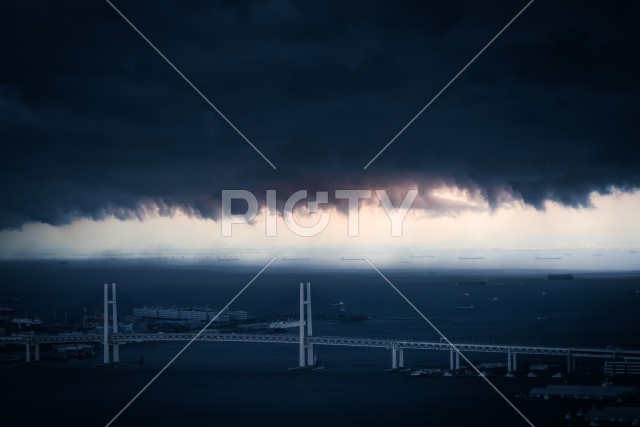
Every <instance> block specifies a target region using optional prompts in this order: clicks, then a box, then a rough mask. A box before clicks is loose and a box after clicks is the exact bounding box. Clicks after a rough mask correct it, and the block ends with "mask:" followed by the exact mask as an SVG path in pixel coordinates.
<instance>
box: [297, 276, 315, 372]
mask: <svg viewBox="0 0 640 427" xmlns="http://www.w3.org/2000/svg"><path fill="white" fill-rule="evenodd" d="M305 327H306V328H305ZM299 328H300V329H299V335H300V346H299V362H298V367H299V368H304V367H305V366H310V367H311V366H314V365H315V364H316V362H315V357H314V353H313V344H312V343H305V338H306V337H312V336H313V320H312V316H311V283H310V282H307V284H306V286H305V284H304V283H302V282H301V283H300V326H299ZM305 332H306V333H305Z"/></svg>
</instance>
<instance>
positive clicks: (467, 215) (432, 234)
mask: <svg viewBox="0 0 640 427" xmlns="http://www.w3.org/2000/svg"><path fill="white" fill-rule="evenodd" d="M431 195H432V196H433V197H438V198H439V199H447V198H450V199H451V200H453V201H455V202H457V203H459V204H463V205H467V206H469V208H468V209H462V210H458V211H453V212H448V213H447V212H445V214H444V215H443V212H441V211H438V212H437V213H434V212H433V211H429V210H422V209H420V208H416V207H415V205H414V207H413V209H412V210H410V212H409V214H408V215H407V216H406V218H405V220H404V223H403V235H402V236H401V237H393V236H392V234H391V221H390V220H389V217H388V215H387V214H386V213H385V211H384V209H383V207H382V206H381V205H380V204H374V203H372V204H366V205H365V204H363V205H362V206H361V210H360V224H359V236H357V237H349V235H348V217H347V216H346V215H345V214H343V213H340V212H338V211H336V210H335V209H334V208H329V213H330V215H331V221H330V222H329V224H328V226H327V228H326V229H325V230H324V231H323V232H322V233H321V234H319V235H317V236H313V237H301V236H296V235H295V234H294V233H292V232H291V231H290V230H289V228H288V227H287V226H286V225H285V224H284V222H283V219H282V216H281V215H280V216H278V219H277V224H276V226H277V236H276V237H267V236H266V224H265V219H266V218H265V215H264V214H262V213H261V214H259V215H258V217H257V218H256V220H255V221H254V223H253V224H252V225H245V224H238V225H234V229H233V236H232V237H222V236H221V227H220V224H219V223H217V222H214V221H212V220H206V219H199V218H193V217H189V216H187V215H185V214H181V213H178V214H176V215H175V216H173V217H171V218H168V217H154V218H148V219H145V220H144V221H139V220H126V221H120V220H117V219H113V218H111V219H107V220H105V221H89V220H79V221H75V222H74V223H72V224H70V225H67V226H61V227H54V226H50V225H46V224H27V225H25V226H24V227H23V228H22V229H21V230H5V231H2V232H0V256H2V257H23V256H33V257H39V256H45V257H47V256H61V257H63V256H76V255H86V256H92V255H170V254H189V253H191V254H200V253H210V254H216V253H223V252H225V251H235V252H247V253H252V252H265V253H270V254H271V253H273V254H274V255H277V253H278V252H279V251H295V253H305V252H306V253H316V252H318V251H333V252H334V253H338V254H340V253H346V252H349V251H352V252H354V251H370V250H374V249H379V250H385V251H388V252H393V251H422V252H425V251H434V250H447V249H453V250H482V249H541V250H542V249H563V248H576V249H580V248H583V249H584V248H603V249H606V248H622V249H624V248H628V249H636V248H638V247H639V246H640V222H638V221H637V215H638V213H639V212H640V192H635V193H624V194H612V195H606V196H603V195H598V194H593V195H592V201H593V205H594V207H593V208H588V209H585V208H579V209H576V208H568V207H564V206H560V205H558V204H556V203H551V202H549V203H547V206H546V210H545V211H537V210H535V209H534V208H532V207H530V206H526V205H523V204H522V203H519V202H512V203H511V204H509V205H506V206H503V207H501V208H499V209H497V210H495V211H491V210H490V209H489V208H488V206H486V205H482V204H481V203H480V204H479V203H478V200H477V198H474V197H465V195H464V192H460V191H457V190H456V191H446V190H443V189H440V190H438V192H437V193H435V192H432V193H431ZM395 203H397V202H395ZM322 211H323V209H322V208H321V209H320V212H319V213H315V214H308V215H309V216H308V217H306V218H305V214H304V212H297V213H296V221H297V222H298V223H300V224H305V221H307V223H308V224H310V225H312V224H315V223H316V222H317V219H318V217H317V215H320V214H321V212H322ZM336 251H338V252H336Z"/></svg>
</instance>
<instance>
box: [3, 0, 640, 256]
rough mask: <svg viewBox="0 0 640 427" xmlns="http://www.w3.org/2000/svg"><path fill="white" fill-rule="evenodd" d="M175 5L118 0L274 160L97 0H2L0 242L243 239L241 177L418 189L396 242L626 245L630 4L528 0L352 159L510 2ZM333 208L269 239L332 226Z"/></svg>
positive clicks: (633, 38)
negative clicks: (232, 222) (311, 223)
mask: <svg viewBox="0 0 640 427" xmlns="http://www.w3.org/2000/svg"><path fill="white" fill-rule="evenodd" d="M189 3H190V5H189V6H187V5H185V4H184V2H178V1H147V2H135V3H131V2H123V1H115V2H114V4H115V5H116V6H117V7H118V8H120V10H121V11H122V13H123V14H125V15H126V16H127V17H128V18H129V19H130V20H131V22H133V23H134V24H135V25H136V26H137V27H138V28H139V29H140V31H142V32H143V33H144V34H145V35H146V36H147V37H148V38H149V39H150V40H151V41H152V42H153V43H154V44H155V45H156V46H157V47H158V49H160V50H161V51H162V52H163V53H164V54H165V55H166V56H167V57H168V58H169V59H170V60H171V61H172V62H173V63H174V64H175V66H176V67H178V68H179V69H180V70H181V71H182V72H183V73H184V74H185V75H186V76H187V77H188V78H189V79H190V80H191V81H192V82H193V84H194V85H195V86H197V87H198V89H199V90H201V92H202V93H203V94H204V95H205V96H206V97H208V98H209V99H210V100H211V102H213V104H215V105H216V106H217V107H218V108H219V109H220V110H221V111H222V112H223V113H224V114H225V115H226V116H227V117H228V118H229V119H230V120H231V121H232V122H233V123H234V124H235V125H236V126H237V127H238V129H240V130H241V131H242V132H243V133H244V134H245V135H246V136H247V138H249V139H250V140H251V141H252V142H253V143H254V144H255V146H256V147H258V148H259V150H260V151H261V152H262V153H263V154H264V155H265V156H266V157H267V158H268V159H269V160H270V161H271V162H272V163H273V164H274V165H275V166H276V168H277V169H273V168H272V167H271V166H270V165H269V164H268V163H267V162H266V161H265V160H264V159H263V158H262V157H260V156H259V155H258V154H257V153H256V152H255V151H254V150H253V149H252V148H251V147H250V146H249V144H247V143H246V142H245V141H244V140H243V139H242V138H241V137H240V136H239V135H238V134H237V133H236V132H235V131H234V130H233V129H232V128H231V127H230V126H229V125H228V124H227V123H226V122H225V121H224V120H223V119H222V118H221V117H220V116H219V115H218V114H217V113H216V112H215V111H214V110H213V109H212V108H211V107H210V106H209V105H208V104H207V103H206V102H205V101H204V100H203V99H202V98H201V97H200V96H199V95H198V94H197V93H196V92H195V91H194V90H193V89H192V88H191V87H190V86H189V85H188V84H187V83H186V82H185V81H184V80H183V79H182V78H181V77H180V76H179V75H178V74H177V73H176V72H175V71H174V70H173V69H172V68H171V67H170V66H169V65H168V64H167V63H166V62H165V61H164V60H163V59H162V58H161V57H160V56H159V55H158V53H156V52H155V51H154V50H153V49H152V48H151V47H150V46H149V45H148V44H147V43H146V42H145V41H144V40H143V39H142V38H141V37H140V36H139V35H138V34H136V32H135V31H134V30H133V29H132V28H131V27H130V26H129V25H128V24H127V23H126V22H125V20H124V19H123V18H122V17H120V16H119V15H118V14H117V13H116V12H115V11H114V10H113V8H112V7H111V6H110V5H109V4H108V3H106V2H101V1H96V2H86V1H69V2H63V3H51V2H37V1H36V2H34V1H21V2H4V3H3V4H2V5H1V6H0V36H1V38H2V40H3V42H2V44H3V49H2V52H3V66H2V67H0V135H1V140H2V156H0V162H1V167H0V179H1V182H2V184H0V185H1V186H0V229H2V230H3V231H0V251H1V253H2V254H4V255H10V254H12V253H20V254H25V253H27V254H28V253H34V254H35V253H39V252H48V251H54V252H56V251H58V252H60V253H64V252H65V251H67V252H69V251H71V252H73V251H78V250H80V251H84V252H91V251H103V250H106V249H109V250H114V251H118V250H121V251H140V250H143V249H141V248H145V247H146V248H149V247H163V248H166V247H167V246H171V245H167V244H165V243H163V242H164V240H163V239H166V240H167V242H173V243H174V248H177V247H180V248H183V249H184V248H186V249H188V248H201V247H203V245H204V246H205V247H208V246H207V245H211V246H212V247H220V246H226V247H228V246H237V247H242V246H249V245H251V244H252V243H251V242H252V241H254V239H255V238H258V237H259V236H263V235H264V230H263V229H262V228H260V229H259V230H258V228H259V227H258V226H254V227H253V228H251V227H250V226H247V227H249V228H250V229H251V230H253V231H251V230H250V231H248V232H247V233H249V234H251V233H254V237H247V236H244V237H243V238H240V237H238V238H236V239H235V240H234V239H233V238H232V240H228V241H225V242H224V243H220V242H219V239H218V236H219V230H218V227H217V224H218V222H219V219H220V194H221V190H223V189H237V188H240V189H248V190H251V191H253V192H254V193H255V194H256V196H257V197H258V199H259V200H260V201H261V202H262V201H263V199H264V191H265V190H267V189H275V190H277V194H278V198H279V206H282V204H283V203H284V200H285V199H286V197H288V196H289V195H290V194H292V193H293V192H294V191H297V190H300V189H307V190H309V191H310V192H315V191H318V190H324V191H328V192H329V194H330V195H331V194H333V192H334V191H335V190H336V189H349V188H366V189H380V188H383V189H387V190H388V191H389V192H390V193H391V194H392V199H393V200H395V201H398V200H400V199H401V198H402V197H403V195H404V193H406V191H407V190H408V189H409V188H417V189H418V190H419V192H420V193H419V196H418V199H417V200H416V203H415V205H414V208H413V209H412V212H411V214H410V216H409V217H408V219H407V221H409V220H411V221H412V223H411V225H410V229H411V236H413V237H410V236H403V238H401V239H400V240H396V241H394V242H400V243H394V244H395V245H398V244H399V245H405V244H406V245H408V246H410V245H418V244H419V242H424V243H425V244H433V245H436V246H437V245H445V246H446V245H457V246H459V247H465V246H474V247H475V246H478V245H479V246H483V245H484V246H486V247H496V246H500V245H503V246H511V247H514V246H527V245H528V246H539V245H540V244H541V242H547V244H548V245H549V246H553V247H557V246H561V245H568V246H571V245H606V244H624V245H628V246H629V247H633V246H634V245H636V246H637V245H638V244H640V237H639V236H640V230H639V226H638V225H637V221H636V222H635V223H634V222H633V221H629V220H628V219H629V218H633V216H634V215H636V216H637V213H638V210H637V209H638V207H639V206H640V198H639V196H638V192H636V190H637V188H638V186H639V185H640V167H639V166H640V144H639V143H638V139H639V138H638V137H639V136H640V129H639V126H640V125H639V123H638V120H637V112H638V111H640V108H639V107H640V105H639V104H640V101H639V100H640V97H639V95H640V93H639V89H640V84H639V83H640V77H638V76H640V59H639V57H638V52H640V27H639V26H638V25H637V22H636V20H637V16H639V15H638V13H639V12H640V10H639V9H640V5H638V4H637V2H634V1H614V2H601V1H593V2H583V1H563V2H557V1H544V0H536V1H535V2H534V3H533V4H532V5H531V6H530V7H529V8H528V9H527V10H525V11H524V12H523V13H522V15H521V16H520V17H519V18H518V19H517V20H516V21H515V22H513V24H512V25H511V26H510V27H509V28H508V29H507V30H506V31H505V32H504V33H503V34H502V35H501V36H500V37H499V38H498V39H497V40H496V41H495V42H494V43H493V44H492V45H491V46H489V48H487V50H486V51H485V52H484V53H483V54H482V55H480V56H479V57H478V59H477V60H476V61H475V62H474V63H473V64H472V65H471V66H470V67H469V68H468V69H467V70H466V71H465V72H464V73H463V74H462V75H461V76H460V77H459V78H458V79H457V80H456V81H455V82H454V83H453V84H452V85H451V86H450V87H449V88H448V89H447V90H446V91H445V92H444V93H443V94H442V95H441V96H440V97H439V98H438V99H437V100H436V101H435V102H434V103H433V104H432V105H431V106H430V108H429V109H427V110H426V111H425V112H424V114H423V115H421V116H420V117H419V118H418V119H417V120H416V121H415V122H414V123H413V124H412V125H411V126H410V127H409V128H408V129H407V130H406V132H404V133H403V134H402V135H401V136H400V137H399V138H398V139H397V140H396V141H395V142H394V143H393V144H392V145H391V146H390V147H389V148H388V149H387V150H386V151H385V152H384V153H382V154H381V155H380V157H379V158H377V159H376V161H375V162H373V163H372V164H371V166H370V167H368V168H367V169H366V170H365V169H363V167H364V166H365V165H366V164H367V163H368V162H369V161H370V160H371V159H372V157H373V156H374V155H375V154H376V153H377V152H378V151H379V150H380V149H382V147H384V145H385V144H386V143H387V142H388V141H389V140H391V138H393V136H394V135H395V134H396V133H397V132H398V131H399V130H400V129H401V128H402V127H403V126H404V125H405V124H407V122H408V121H409V120H410V119H411V118H412V117H413V116H414V115H415V114H416V113H417V112H418V111H419V110H420V109H421V108H422V107H423V106H424V105H425V104H426V103H427V102H428V101H429V100H430V99H431V98H432V97H433V96H434V95H435V94H436V93H437V92H438V91H439V90H440V89H442V88H443V87H444V85H445V84H446V83H447V82H448V81H449V80H450V79H451V78H452V77H453V76H454V75H456V73H458V71H460V70H461V69H462V68H463V67H464V66H465V64H467V62H468V61H469V60H470V59H471V58H472V57H473V56H474V55H476V53H478V52H479V51H480V49H482V48H483V47H484V46H485V45H486V44H487V42H488V41H489V40H490V39H491V38H492V37H493V36H495V35H496V34H497V33H498V31H500V30H501V29H502V28H503V27H504V26H505V24H506V23H507V22H509V21H510V20H511V19H512V18H513V17H514V16H515V15H516V14H517V13H518V12H519V11H520V10H521V9H522V8H523V7H524V6H525V4H526V2H517V1H516V2H514V1H482V2H477V1H450V2H421V3H418V2H375V1H367V2H342V1H336V2H331V1H327V2H299V3H298V2H289V1H270V2H263V1H260V2H257V1H256V2H236V1H229V2H200V3H193V2H189ZM192 3H193V4H192ZM330 201H331V202H332V203H333V202H334V200H330ZM595 201H597V203H596V202H595ZM545 207H546V209H545ZM368 208H369V209H370V211H371V212H370V213H371V217H370V218H369V219H368V220H367V221H368V224H383V222H382V221H387V222H386V223H384V224H388V220H387V219H386V217H385V216H384V212H383V211H382V210H380V209H378V210H377V214H374V212H376V209H377V208H376V207H375V206H369V207H368ZM333 209H334V208H333V207H331V206H329V207H327V210H333ZM335 209H337V211H334V218H337V219H336V221H334V223H332V226H333V227H332V230H333V231H331V230H329V231H327V233H325V236H324V237H323V236H320V237H319V238H318V239H311V240H309V239H307V240H305V241H304V242H303V243H301V242H299V241H298V240H296V239H290V238H289V237H286V236H284V235H283V236H278V237H277V238H273V240H271V242H273V243H269V244H266V245H267V246H269V245H275V246H279V245H281V246H283V247H284V246H291V245H299V246H314V245H317V246H326V245H330V244H334V245H343V244H348V242H350V241H351V240H349V239H347V238H346V236H344V227H341V225H344V223H339V221H345V218H344V217H343V216H341V213H340V212H344V209H345V205H344V203H338V204H337V205H336V206H335ZM629 209H632V211H631V212H630V211H629ZM486 218H493V219H492V220H491V221H493V224H494V225H492V226H490V227H489V228H487V230H488V231H487V232H486V233H484V234H483V235H482V238H478V236H477V235H475V234H474V235H473V236H471V237H470V238H469V240H468V241H467V240H465V238H464V235H465V233H464V232H461V235H460V236H457V235H456V236H454V237H451V238H447V237H446V236H445V235H444V234H443V232H442V230H443V228H442V227H439V226H437V224H440V223H439V222H438V221H445V222H446V221H448V224H449V225H448V227H450V229H451V230H463V231H464V230H477V229H478V227H481V226H486V225H487V223H486V222H484V221H487V219H486ZM527 218H528V221H530V222H526V223H523V221H524V220H525V219H527ZM536 218H537V219H536ZM567 218H571V219H570V221H572V222H573V223H574V224H581V225H580V227H577V229H575V230H574V228H572V227H573V226H572V227H568V228H567V227H562V226H561V225H557V226H554V227H556V228H555V229H554V228H553V227H551V228H549V227H550V226H545V224H562V223H563V222H562V221H565V220H567ZM589 221H592V222H589ZM160 223H161V224H162V226H161V227H160V226H159V225H158V224H160ZM583 223H584V224H583ZM114 224H115V225H114ZM118 224H120V225H118ZM185 224H186V225H185ZM202 224H208V226H209V227H210V229H211V230H212V231H211V233H213V234H217V236H214V238H211V239H210V238H209V236H208V237H207V238H203V239H200V240H198V239H193V238H191V237H189V238H184V239H180V238H176V237H173V238H170V237H162V236H165V235H166V236H171V235H173V234H175V233H178V230H185V229H184V227H187V229H189V230H191V231H189V232H186V231H185V232H183V233H182V234H180V235H181V236H182V235H184V234H185V233H186V234H189V233H195V235H198V234H199V235H202V232H201V231H199V230H201V228H199V227H201V226H202ZM527 224H529V226H528V225H527ZM622 225H624V228H621V227H622ZM156 226H157V227H159V228H158V229H156V230H155V231H154V232H151V231H150V230H153V229H154V228H153V227H156ZM87 227H88V228H87ZM114 227H115V228H114ZM149 227H151V228H149ZM380 227H382V225H380ZM523 227H524V231H523ZM545 227H546V228H545ZM380 229H381V228H378V229H377V230H378V231H379V230H380ZM435 229H438V230H440V234H438V232H434V230H435ZM536 229H541V230H542V229H544V230H547V232H545V233H542V235H544V236H545V237H544V238H540V237H539V238H537V239H533V237H534V233H533V231H532V230H536ZM79 230H83V232H82V233H80V232H79ZM169 230H172V231H169ZM207 230H209V228H207ZM491 230H493V231H491ZM498 230H502V231H503V232H504V231H505V230H506V231H510V232H512V233H515V234H511V236H512V237H511V238H510V239H507V241H505V238H504V236H503V235H502V234H500V232H499V231H498ZM518 230H520V233H521V234H518ZM551 230H555V231H554V232H551ZM589 230H591V234H589ZM116 231H117V232H116ZM51 233H53V234H51ZM87 233H88V234H87ZM114 233H116V234H114ZM117 233H121V234H120V235H119V236H120V237H122V238H121V239H117V238H116V239H113V237H114V236H118V234H117ZM163 233H164V234H163ZM206 233H208V231H207V232H206ZM384 233H386V234H385V236H387V234H389V233H388V232H387V231H384ZM178 234H179V233H178ZM585 234H586V235H587V236H586V237H585ZM54 235H55V236H57V237H55V236H54ZM427 235H429V236H434V238H433V240H431V241H430V240H428V239H427V241H425V238H426V237H425V236H427ZM466 235H469V233H468V232H466ZM416 236H417V237H416ZM438 236H440V237H438ZM538 236H540V233H538ZM554 236H558V237H556V238H554ZM124 237H126V238H124ZM361 237H364V236H361ZM112 239H113V241H112ZM419 239H422V240H419ZM132 240H133V241H134V242H132ZM356 240H357V239H356ZM158 241H160V243H158ZM374 241H375V242H377V244H380V245H385V244H386V243H385V241H386V240H385V241H382V242H379V241H377V240H376V239H373V240H371V241H368V242H367V244H372V242H374ZM91 242H93V243H91ZM345 242H346V243H345ZM154 245H155V246H154ZM78 248H81V249H78Z"/></svg>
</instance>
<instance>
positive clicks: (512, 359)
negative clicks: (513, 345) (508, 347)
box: [507, 352, 518, 373]
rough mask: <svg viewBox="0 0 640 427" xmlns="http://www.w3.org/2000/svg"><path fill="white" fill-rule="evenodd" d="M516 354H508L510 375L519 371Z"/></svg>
mask: <svg viewBox="0 0 640 427" xmlns="http://www.w3.org/2000/svg"><path fill="white" fill-rule="evenodd" d="M516 354H517V353H512V352H509V353H507V372H509V373H511V372H513V371H517V370H518V363H517V360H516Z"/></svg>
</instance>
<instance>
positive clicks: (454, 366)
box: [449, 349, 460, 371]
mask: <svg viewBox="0 0 640 427" xmlns="http://www.w3.org/2000/svg"><path fill="white" fill-rule="evenodd" d="M458 369H460V353H458V352H457V351H455V350H453V349H451V350H449V370H450V371H457V370H458Z"/></svg>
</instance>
